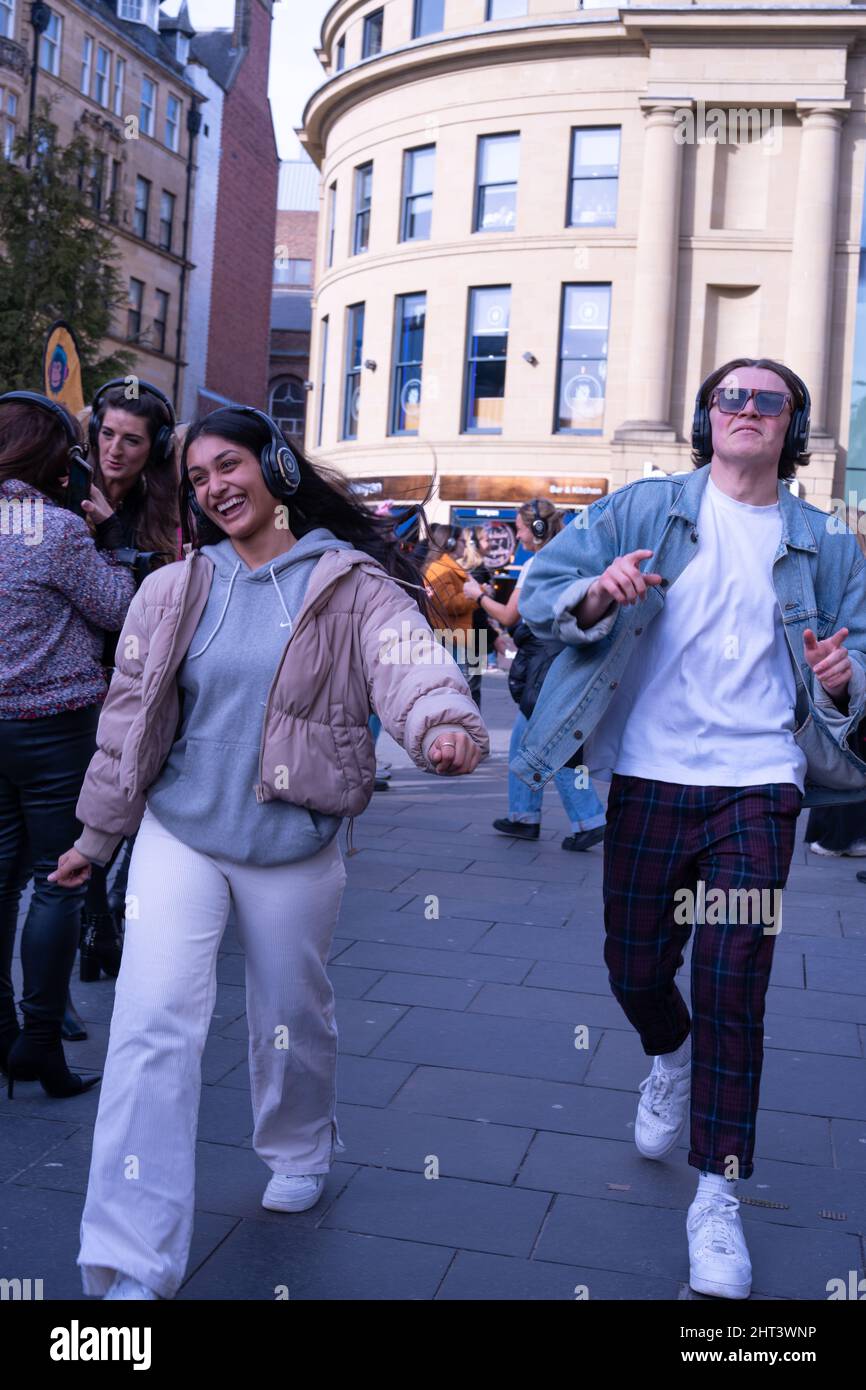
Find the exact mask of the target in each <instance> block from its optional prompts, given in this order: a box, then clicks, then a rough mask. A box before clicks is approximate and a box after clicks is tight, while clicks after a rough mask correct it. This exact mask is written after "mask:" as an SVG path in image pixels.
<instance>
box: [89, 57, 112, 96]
mask: <svg viewBox="0 0 866 1390" xmlns="http://www.w3.org/2000/svg"><path fill="white" fill-rule="evenodd" d="M110 71H111V54H110V53H109V51H108V49H107V48H103V47H102V44H98V45H97V49H96V84H95V88H94V92H93V95H94V96H95V97H96V100H97V101H98V102H99V105H100V106H107V105H108V78H109V73H110Z"/></svg>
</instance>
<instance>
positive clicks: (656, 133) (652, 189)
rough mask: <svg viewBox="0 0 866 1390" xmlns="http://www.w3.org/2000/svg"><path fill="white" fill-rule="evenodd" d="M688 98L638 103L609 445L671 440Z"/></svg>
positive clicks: (647, 99) (672, 433) (650, 100)
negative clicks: (621, 347)
mask: <svg viewBox="0 0 866 1390" xmlns="http://www.w3.org/2000/svg"><path fill="white" fill-rule="evenodd" d="M691 105H692V103H691V102H690V101H688V100H684V101H677V100H673V99H670V100H660V99H656V98H652V97H645V98H643V100H642V101H641V106H642V108H643V111H644V114H645V116H646V126H645V139H644V149H643V180H642V183H641V197H640V213H639V219H638V233H637V254H636V259H635V279H634V298H633V302H632V315H631V344H630V352H629V367H628V396H627V401H628V404H627V409H628V419H627V420H625V421H624V423H623V424H622V425H620V427H619V429H618V430H616V432H615V434H614V439H616V440H628V439H635V440H638V439H645V440H648V441H652V440H664V439H674V438H675V433H674V431H673V429H672V428H671V424H670V401H671V364H672V360H673V349H674V315H675V312H676V290H677V261H678V257H679V234H680V187H681V182H682V162H683V151H682V143H681V141H680V140H677V139H676V133H677V127H678V126H679V125H680V124H681V122H680V121H679V120H678V119H677V112H682V111H683V110H684V109H688V108H689V107H691Z"/></svg>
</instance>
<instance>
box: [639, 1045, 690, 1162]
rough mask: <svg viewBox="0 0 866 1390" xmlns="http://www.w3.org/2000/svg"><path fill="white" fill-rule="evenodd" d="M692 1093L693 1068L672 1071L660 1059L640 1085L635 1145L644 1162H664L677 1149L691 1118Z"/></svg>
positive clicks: (655, 1059)
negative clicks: (650, 1160)
mask: <svg viewBox="0 0 866 1390" xmlns="http://www.w3.org/2000/svg"><path fill="white" fill-rule="evenodd" d="M691 1089H692V1064H691V1062H686V1064H685V1066H683V1067H678V1068H677V1070H676V1071H668V1070H667V1068H666V1067H663V1066H662V1064H661V1062H660V1061H659V1059H658V1057H654V1058H653V1069H652V1071H651V1072H650V1074H649V1076H648V1077H647V1078H646V1080H645V1081H642V1082H641V1083H640V1092H641V1097H640V1100H639V1101H638V1107H637V1116H636V1118H635V1122H634V1142H635V1144H636V1145H637V1147H638V1152H639V1153H642V1154H643V1156H644V1158H664V1157H665V1155H666V1154H669V1153H670V1151H671V1149H674V1148H676V1145H677V1142H678V1140H679V1137H680V1135H681V1134H682V1132H683V1129H684V1127H685V1123H686V1120H687V1119H688V1117H689V1098H690V1096H691Z"/></svg>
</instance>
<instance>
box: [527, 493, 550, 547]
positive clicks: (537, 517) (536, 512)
mask: <svg viewBox="0 0 866 1390" xmlns="http://www.w3.org/2000/svg"><path fill="white" fill-rule="evenodd" d="M532 512H533V519H532V522H531V530H532V534H533V536H534V537H535V539H536V540H537V541H543V540H544V538H545V536H546V535H547V528H548V523H549V520H550V518H549V517H543V516H542V515H541V511H540V509H539V506H538V498H537V497H533V499H532Z"/></svg>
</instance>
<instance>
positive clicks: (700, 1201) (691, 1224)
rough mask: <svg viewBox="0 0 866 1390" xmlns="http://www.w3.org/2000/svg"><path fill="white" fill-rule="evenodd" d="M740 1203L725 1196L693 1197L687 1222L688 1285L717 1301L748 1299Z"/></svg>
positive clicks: (748, 1265) (748, 1275)
mask: <svg viewBox="0 0 866 1390" xmlns="http://www.w3.org/2000/svg"><path fill="white" fill-rule="evenodd" d="M739 1207H740V1203H739V1201H738V1199H737V1198H736V1197H733V1196H729V1195H728V1193H726V1192H710V1193H708V1194H707V1195H706V1196H704V1195H699V1196H697V1197H695V1200H694V1201H693V1202H692V1204H691V1206H690V1207H689V1214H688V1216H687V1218H686V1231H687V1232H688V1237H689V1284H690V1285H691V1287H692V1288H693V1289H694V1291H695V1293H708V1294H713V1295H714V1296H715V1297H716V1298H748V1297H749V1294H750V1293H751V1291H752V1262H751V1260H750V1259H749V1252H748V1249H747V1248H746V1237H745V1236H744V1235H743V1227H742V1224H741V1222H740V1211H739Z"/></svg>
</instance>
